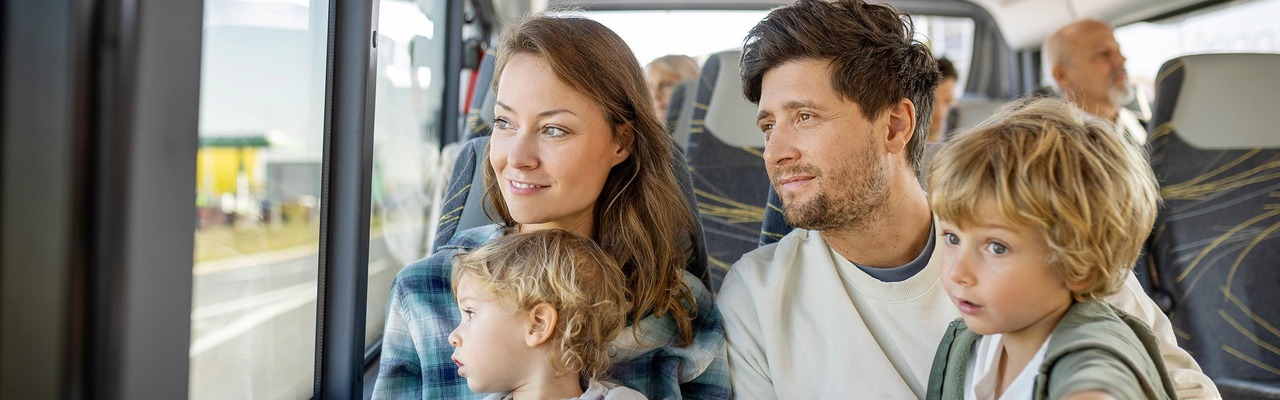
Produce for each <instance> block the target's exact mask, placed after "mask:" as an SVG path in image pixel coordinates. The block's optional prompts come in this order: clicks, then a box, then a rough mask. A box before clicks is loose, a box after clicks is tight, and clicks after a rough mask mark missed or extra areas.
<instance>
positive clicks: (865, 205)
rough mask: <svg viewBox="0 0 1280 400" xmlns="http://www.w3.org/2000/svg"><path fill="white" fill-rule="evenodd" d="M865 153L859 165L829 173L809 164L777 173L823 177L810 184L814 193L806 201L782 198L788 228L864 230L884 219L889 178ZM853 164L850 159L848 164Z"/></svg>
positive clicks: (844, 166) (776, 185)
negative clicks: (862, 228)
mask: <svg viewBox="0 0 1280 400" xmlns="http://www.w3.org/2000/svg"><path fill="white" fill-rule="evenodd" d="M868 150H870V147H868ZM867 153H868V154H864V155H863V156H862V157H861V158H862V162H861V163H859V164H861V165H857V166H854V165H848V164H846V165H843V166H842V167H843V168H842V169H841V170H840V171H834V172H832V173H830V174H826V173H823V171H819V170H818V169H817V168H815V167H813V166H811V165H803V166H797V167H793V168H788V169H786V170H783V171H778V173H776V174H775V176H792V175H796V174H797V172H801V173H804V174H811V175H814V179H817V178H823V179H822V180H821V181H819V182H813V183H814V184H817V185H818V186H817V187H816V188H814V189H816V193H814V194H813V198H811V199H809V200H807V201H794V200H792V201H788V199H787V198H785V197H784V198H783V199H782V200H783V201H782V218H783V219H784V220H786V221H787V224H790V225H791V226H794V227H797V228H803V229H809V230H819V231H825V230H833V229H848V228H856V227H863V226H866V225H867V224H869V223H871V222H872V221H875V220H877V219H879V218H883V217H884V215H883V214H882V213H881V212H882V211H883V210H884V208H885V203H887V201H888V197H889V196H888V192H889V190H888V177H887V176H885V168H884V165H883V164H881V163H880V162H878V161H877V160H875V159H874V158H873V155H874V152H872V151H868V152H867ZM855 162H857V161H856V160H850V161H849V164H853V163H855ZM783 172H786V173H783ZM857 175H861V176H860V177H859V176H857ZM774 187H778V182H776V181H775V182H774ZM792 197H794V196H792Z"/></svg>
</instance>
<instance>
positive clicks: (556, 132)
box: [545, 126, 568, 138]
mask: <svg viewBox="0 0 1280 400" xmlns="http://www.w3.org/2000/svg"><path fill="white" fill-rule="evenodd" d="M545 134H546V135H547V137H553V138H559V137H564V136H565V135H567V134H568V133H567V132H565V131H564V129H560V128H557V127H554V126H548V127H547V129H546V131H545Z"/></svg>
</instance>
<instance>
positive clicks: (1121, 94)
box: [1107, 68, 1137, 107]
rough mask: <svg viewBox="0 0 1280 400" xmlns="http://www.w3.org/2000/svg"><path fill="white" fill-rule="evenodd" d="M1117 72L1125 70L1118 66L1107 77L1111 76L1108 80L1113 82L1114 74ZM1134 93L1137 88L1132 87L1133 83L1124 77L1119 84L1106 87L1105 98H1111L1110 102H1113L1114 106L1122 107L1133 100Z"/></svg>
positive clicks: (1120, 72)
mask: <svg viewBox="0 0 1280 400" xmlns="http://www.w3.org/2000/svg"><path fill="white" fill-rule="evenodd" d="M1119 74H1126V73H1125V70H1124V69H1123V68H1120V69H1117V70H1116V71H1115V72H1112V73H1111V76H1110V77H1109V78H1111V80H1110V82H1115V81H1116V76H1117V75H1119ZM1126 75H1127V74H1126ZM1136 93H1137V88H1135V87H1133V83H1132V82H1129V80H1128V79H1126V80H1125V81H1124V82H1123V83H1121V84H1120V85H1111V87H1108V88H1107V99H1108V100H1111V104H1115V105H1116V107H1124V105H1125V104H1129V103H1130V102H1133V99H1134V97H1135V95H1136Z"/></svg>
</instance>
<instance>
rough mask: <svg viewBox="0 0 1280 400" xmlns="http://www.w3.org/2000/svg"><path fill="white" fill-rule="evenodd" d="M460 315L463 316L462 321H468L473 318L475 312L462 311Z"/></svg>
mask: <svg viewBox="0 0 1280 400" xmlns="http://www.w3.org/2000/svg"><path fill="white" fill-rule="evenodd" d="M462 315H463V316H465V318H463V320H464V321H470V320H471V318H473V317H475V315H476V312H475V311H471V310H462Z"/></svg>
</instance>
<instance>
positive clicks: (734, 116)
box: [695, 50, 764, 148]
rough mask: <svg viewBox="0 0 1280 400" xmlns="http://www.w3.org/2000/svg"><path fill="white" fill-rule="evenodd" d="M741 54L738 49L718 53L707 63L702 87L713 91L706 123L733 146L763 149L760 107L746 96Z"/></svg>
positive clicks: (700, 87) (711, 130)
mask: <svg viewBox="0 0 1280 400" xmlns="http://www.w3.org/2000/svg"><path fill="white" fill-rule="evenodd" d="M741 54H742V52H741V51H738V50H728V51H722V52H719V53H715V54H712V55H711V57H710V58H708V59H707V62H706V64H705V65H703V67H702V68H703V72H702V77H701V78H700V80H701V82H700V83H699V89H698V90H699V91H702V90H708V89H710V90H711V99H710V101H709V102H708V104H706V107H707V115H706V119H705V120H704V121H703V124H704V125H705V126H706V127H707V130H708V131H710V132H711V133H712V134H714V135H715V137H716V138H717V139H720V141H722V142H725V143H726V144H728V145H730V146H735V147H741V146H747V147H755V148H760V147H764V134H762V133H760V128H759V127H757V126H756V113H757V112H758V108H756V106H755V104H751V102H749V101H747V98H746V97H743V95H742V81H741V78H739V75H738V70H739V68H738V62H739V58H741V57H740V55H741ZM698 98H703V97H702V96H699V97H698ZM695 123H696V122H695Z"/></svg>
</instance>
